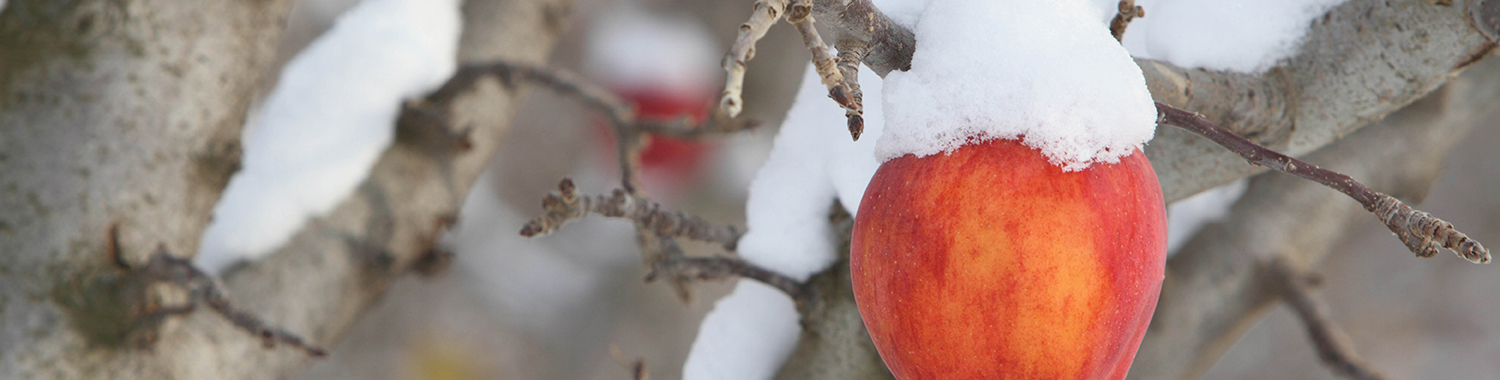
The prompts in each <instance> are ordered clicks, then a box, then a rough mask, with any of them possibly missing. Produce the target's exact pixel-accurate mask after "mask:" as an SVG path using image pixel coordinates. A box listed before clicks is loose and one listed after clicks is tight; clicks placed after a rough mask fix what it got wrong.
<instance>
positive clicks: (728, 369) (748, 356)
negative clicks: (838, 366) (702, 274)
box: [682, 279, 802, 380]
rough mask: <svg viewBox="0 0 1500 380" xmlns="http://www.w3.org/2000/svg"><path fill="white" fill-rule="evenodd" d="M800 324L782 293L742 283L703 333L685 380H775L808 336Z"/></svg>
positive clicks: (690, 357) (721, 303) (691, 354)
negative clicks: (800, 338)
mask: <svg viewBox="0 0 1500 380" xmlns="http://www.w3.org/2000/svg"><path fill="white" fill-rule="evenodd" d="M797 318H798V317H797V306H796V304H794V303H792V299H791V298H787V296H786V295H785V294H782V293H781V291H780V290H776V288H773V287H771V286H769V285H766V284H762V283H759V282H756V281H753V280H743V279H742V280H739V282H738V283H737V284H735V287H734V292H732V293H729V295H727V296H725V297H724V298H721V299H719V301H718V302H717V303H715V304H714V310H713V311H710V312H709V313H708V316H707V317H704V319H703V324H702V325H701V326H699V327H698V338H697V340H695V341H693V347H692V349H691V350H689V352H688V357H687V362H686V363H684V364H683V366H682V378H683V379H687V380H738V379H744V380H762V379H770V378H771V377H772V376H774V375H775V374H776V370H777V369H778V368H780V367H781V363H782V362H784V361H785V360H786V357H787V355H790V354H791V353H792V349H794V348H796V346H797V339H798V338H799V337H801V335H802V331H801V327H799V326H798V325H797Z"/></svg>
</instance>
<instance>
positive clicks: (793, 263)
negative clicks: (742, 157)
mask: <svg viewBox="0 0 1500 380" xmlns="http://www.w3.org/2000/svg"><path fill="white" fill-rule="evenodd" d="M859 78H860V81H859V82H860V86H861V87H862V88H863V90H864V91H865V94H866V95H865V101H866V102H871V101H872V100H873V103H867V104H866V105H865V133H864V137H863V138H861V139H860V141H859V142H851V141H850V138H849V132H848V130H847V129H845V128H844V126H845V118H844V111H843V109H840V108H839V107H838V105H836V104H834V103H833V101H832V100H829V99H828V89H827V88H826V87H824V86H823V84H822V83H820V82H819V81H818V74H817V73H816V72H814V71H813V69H812V65H808V66H807V69H806V70H804V71H803V76H802V87H801V88H800V89H798V91H797V98H796V101H795V102H794V103H793V104H792V108H791V110H789V111H788V112H787V117H786V120H785V121H783V122H782V124H781V132H780V133H779V134H777V136H776V142H775V145H774V148H773V149H772V150H771V156H770V157H769V158H768V159H767V160H766V163H765V165H764V166H762V167H761V169H760V172H759V173H758V174H757V175H756V177H755V181H754V182H753V183H751V185H750V199H749V201H747V202H746V205H745V213H746V219H747V221H746V223H747V224H748V227H749V229H748V231H746V233H745V236H744V237H742V238H740V245H739V249H738V251H739V254H740V257H743V258H744V259H745V260H747V261H750V262H752V263H755V264H756V265H760V266H762V267H764V268H768V269H771V270H774V271H777V272H779V273H782V274H785V275H788V276H792V277H794V278H797V279H799V280H806V279H807V278H808V276H811V275H812V274H814V273H817V272H820V271H822V270H823V269H826V268H827V267H828V266H829V265H830V264H832V263H833V262H834V261H835V260H836V259H837V257H836V256H834V254H835V253H834V248H835V247H834V244H835V241H834V236H833V233H834V231H833V227H832V225H831V224H830V223H828V211H829V208H830V207H832V206H833V201H834V200H835V199H837V200H839V201H840V202H841V203H842V204H843V206H844V209H845V210H847V211H849V213H851V214H853V213H854V212H855V210H858V209H859V200H860V199H861V198H862V197H864V193H865V186H866V185H868V184H869V182H870V177H871V176H874V175H875V169H876V168H878V167H879V166H880V163H879V162H877V161H875V140H877V139H879V138H880V135H881V132H882V125H884V123H883V122H882V121H883V116H882V114H883V112H882V109H881V108H882V107H881V105H880V101H879V99H880V93H881V81H880V77H879V76H877V75H875V73H874V72H872V71H870V70H869V69H868V68H860V74H859ZM747 287H755V288H756V289H754V290H747V289H746V288H747ZM759 288H766V289H771V288H768V287H766V286H765V285H762V284H760V283H757V282H752V281H744V280H742V281H740V283H739V285H737V286H736V288H735V292H734V293H731V294H730V295H728V296H726V297H725V298H723V299H721V300H720V301H719V304H717V305H716V306H715V308H714V312H712V313H710V314H709V315H708V316H707V317H705V319H704V320H703V327H702V328H701V330H700V331H699V333H698V338H697V339H696V340H695V341H694V342H693V348H692V350H691V351H690V352H689V353H688V360H687V365H686V366H685V367H684V368H683V378H684V379H687V380H704V379H769V378H771V375H773V374H774V373H775V370H776V369H777V368H779V367H781V363H782V362H783V361H784V360H786V355H787V354H789V353H791V350H792V349H793V348H794V347H795V345H796V344H797V335H796V333H797V332H798V331H800V330H801V327H800V326H799V325H798V324H797V318H798V315H797V311H796V309H795V308H794V307H788V308H775V309H773V308H763V309H757V310H754V311H744V310H736V309H731V307H734V306H733V305H741V304H744V303H750V302H768V301H755V300H740V299H738V298H742V297H756V298H759V297H766V298H775V299H778V300H780V301H779V302H785V303H788V305H790V302H791V299H790V298H787V297H786V295H783V294H780V292H779V291H776V290H774V289H772V290H760V289H759ZM763 292H775V293H776V294H761V293H763ZM726 305H730V306H726ZM710 326H712V327H710ZM725 330H727V331H761V333H757V334H752V335H745V336H740V335H731V334H727V333H724V332H722V331H725ZM787 331H789V332H790V333H786V335H785V336H784V335H781V334H783V332H787ZM741 346H747V347H753V348H754V350H755V353H754V354H750V355H747V354H743V353H741V351H739V349H740V347H741Z"/></svg>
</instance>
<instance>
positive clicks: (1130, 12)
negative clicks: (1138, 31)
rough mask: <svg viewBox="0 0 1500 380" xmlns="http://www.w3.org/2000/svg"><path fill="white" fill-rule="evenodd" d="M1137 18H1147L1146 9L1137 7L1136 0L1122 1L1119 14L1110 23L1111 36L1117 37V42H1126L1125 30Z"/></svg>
mask: <svg viewBox="0 0 1500 380" xmlns="http://www.w3.org/2000/svg"><path fill="white" fill-rule="evenodd" d="M1137 17H1146V8H1141V6H1139V5H1135V0H1120V7H1119V13H1115V18H1114V19H1113V20H1110V21H1109V34H1110V35H1113V36H1115V41H1125V28H1126V27H1129V26H1130V22H1131V21H1133V20H1135V19H1136V18H1137Z"/></svg>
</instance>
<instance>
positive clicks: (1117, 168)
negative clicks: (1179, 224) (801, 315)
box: [850, 140, 1167, 380]
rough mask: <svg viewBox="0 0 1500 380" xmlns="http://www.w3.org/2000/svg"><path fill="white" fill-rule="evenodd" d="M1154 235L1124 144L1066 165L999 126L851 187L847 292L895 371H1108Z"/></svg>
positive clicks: (1151, 287) (1128, 330)
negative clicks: (1109, 158)
mask: <svg viewBox="0 0 1500 380" xmlns="http://www.w3.org/2000/svg"><path fill="white" fill-rule="evenodd" d="M1166 241H1167V239H1166V210H1165V205H1164V204H1163V200H1162V193H1161V187H1160V185H1159V184H1158V183H1157V179H1156V173H1155V172H1153V171H1152V169H1151V164H1150V163H1149V162H1147V161H1146V157H1145V155H1144V154H1142V153H1141V152H1140V151H1139V150H1137V151H1136V152H1135V153H1134V154H1131V155H1129V156H1126V157H1124V158H1123V159H1121V160H1120V162H1119V163H1117V164H1094V165H1092V166H1089V167H1088V168H1087V169H1084V170H1082V171H1076V172H1063V171H1062V169H1061V168H1060V167H1058V166H1056V165H1052V164H1050V163H1048V162H1047V159H1046V158H1045V157H1043V156H1042V154H1041V153H1040V152H1039V151H1037V150H1034V149H1031V148H1028V147H1026V146H1024V145H1021V144H1020V143H1018V142H1016V141H1013V140H992V141H988V142H979V143H973V144H971V145H966V146H964V147H961V148H959V149H956V150H954V151H953V152H952V153H950V154H935V155H931V156H926V157H920V158H919V157H916V156H912V155H907V156H903V157H899V158H895V159H892V160H890V161H887V162H885V163H884V164H882V165H881V166H880V169H879V170H878V171H876V173H875V176H874V178H873V179H871V180H870V185H869V187H868V188H867V190H866V191H865V195H864V200H863V201H862V202H860V205H859V213H858V216H857V217H856V218H855V222H854V235H853V243H852V246H851V251H850V266H851V269H852V271H853V273H852V275H853V282H854V284H853V285H854V298H855V300H856V301H857V303H858V305H859V311H860V314H861V315H862V316H863V317H864V321H865V326H866V327H867V328H868V329H869V331H870V338H871V339H873V340H874V342H875V347H876V348H877V350H878V351H879V352H880V356H881V358H883V359H884V360H885V363H886V366H887V367H889V368H890V370H891V372H892V373H894V374H895V375H896V378H898V379H903V380H912V379H1123V378H1125V373H1126V372H1127V371H1128V370H1129V369H1130V363H1131V360H1132V359H1133V358H1134V357H1135V351H1136V348H1137V347H1138V346H1139V345H1140V342H1141V338H1142V337H1143V336H1144V334H1145V333H1146V327H1147V325H1148V324H1149V323H1150V321H1151V313H1152V311H1154V309H1155V308H1156V297H1157V295H1158V294H1159V293H1160V291H1161V283H1162V279H1163V271H1164V269H1165V263H1166Z"/></svg>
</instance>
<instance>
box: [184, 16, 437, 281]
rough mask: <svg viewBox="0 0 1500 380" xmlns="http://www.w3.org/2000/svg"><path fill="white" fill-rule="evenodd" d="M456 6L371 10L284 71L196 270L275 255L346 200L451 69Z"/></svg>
mask: <svg viewBox="0 0 1500 380" xmlns="http://www.w3.org/2000/svg"><path fill="white" fill-rule="evenodd" d="M460 23H461V18H460V16H459V10H458V2H457V1H456V0H367V1H364V2H362V3H360V4H358V5H356V6H354V8H351V9H350V10H349V11H348V12H346V13H345V14H344V15H342V16H340V17H339V19H338V21H337V22H336V23H335V24H334V25H333V27H332V28H331V29H329V30H328V32H326V33H324V34H323V35H322V36H319V37H318V39H317V40H315V41H313V43H312V44H310V45H308V47H307V48H306V49H305V50H303V51H302V52H301V53H299V54H297V57H296V58H293V59H292V60H291V61H290V62H288V63H287V66H286V69H285V71H283V72H282V75H281V78H280V80H279V81H277V83H276V88H275V89H273V90H272V91H271V93H270V95H269V96H268V97H267V98H266V100H265V103H264V104H263V105H262V107H261V108H260V109H259V112H258V113H255V114H252V115H251V117H250V119H251V120H250V121H249V122H248V123H247V124H249V125H247V127H246V129H247V133H246V136H245V137H244V139H243V140H244V160H243V162H242V164H243V168H242V169H241V170H240V172H239V173H237V174H235V176H234V178H232V179H231V180H230V182H229V187H228V188H226V189H225V190H224V195H223V198H221V199H220V200H219V204H218V205H217V206H215V207H214V218H213V222H212V223H211V224H210V225H209V226H208V229H207V231H206V232H205V233H204V237H203V245H202V248H201V249H200V250H199V252H198V256H197V258H196V262H197V263H198V264H199V265H200V266H202V267H204V268H207V269H209V270H212V271H218V270H220V269H222V268H224V267H225V266H228V265H229V264H233V263H234V262H236V261H239V260H242V259H253V258H257V257H260V256H262V255H265V254H267V253H269V252H270V251H271V250H273V249H275V248H277V247H279V246H281V245H282V244H283V243H284V242H286V240H287V239H289V238H290V237H291V235H292V234H293V233H294V232H296V231H297V229H298V228H300V227H301V226H302V224H303V222H304V221H305V220H306V219H307V218H308V217H311V216H314V215H321V214H324V213H327V212H328V211H329V210H331V209H332V208H333V207H334V206H335V205H337V204H338V203H339V201H341V200H343V199H344V198H346V197H348V196H349V194H350V193H351V192H353V191H354V188H355V187H356V186H359V183H360V182H362V181H363V180H364V178H365V177H366V176H367V175H368V174H369V171H370V167H371V166H373V165H374V164H375V160H376V159H377V158H379V156H380V153H381V152H383V151H385V148H386V147H387V146H389V145H390V144H391V139H392V138H393V136H394V134H395V121H396V117H397V113H398V112H400V109H401V103H402V101H403V100H405V99H410V98H415V97H418V96H421V95H422V94H425V93H427V92H430V91H432V90H433V89H436V88H437V87H438V86H441V85H442V84H443V82H444V81H446V80H447V78H448V77H450V76H452V75H453V71H454V70H455V69H456V62H455V60H456V59H457V54H458V53H457V52H458V36H459V24H460Z"/></svg>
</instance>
